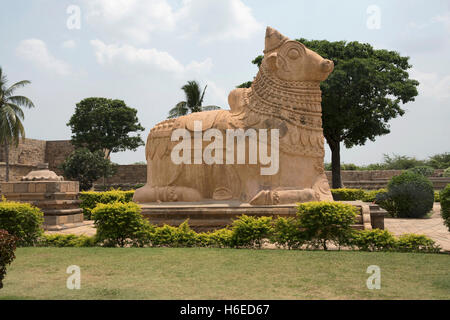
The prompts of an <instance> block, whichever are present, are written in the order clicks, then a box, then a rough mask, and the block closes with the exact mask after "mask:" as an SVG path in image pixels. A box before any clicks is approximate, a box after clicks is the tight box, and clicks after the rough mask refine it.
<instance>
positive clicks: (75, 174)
mask: <svg viewBox="0 0 450 320" xmlns="http://www.w3.org/2000/svg"><path fill="white" fill-rule="evenodd" d="M60 169H61V170H63V172H64V177H66V178H67V179H74V180H77V181H79V182H80V189H81V190H89V189H91V188H92V185H93V182H94V181H96V180H98V179H99V178H101V177H104V178H109V177H111V176H112V175H114V173H115V172H116V170H117V165H116V164H114V163H112V162H111V161H110V160H109V159H105V157H104V153H103V152H102V151H100V150H97V151H94V152H91V151H90V150H89V149H88V148H79V149H76V150H75V151H74V152H72V154H71V155H70V156H69V157H68V158H67V159H66V160H65V161H64V162H63V163H62V164H61V165H60Z"/></svg>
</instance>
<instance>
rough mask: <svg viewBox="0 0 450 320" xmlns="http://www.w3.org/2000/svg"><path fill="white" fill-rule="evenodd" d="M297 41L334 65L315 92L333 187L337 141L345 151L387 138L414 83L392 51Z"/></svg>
mask: <svg viewBox="0 0 450 320" xmlns="http://www.w3.org/2000/svg"><path fill="white" fill-rule="evenodd" d="M297 41H300V42H301V43H303V44H304V45H305V46H306V47H308V48H310V49H311V50H314V51H316V52H317V53H318V54H320V55H321V56H322V57H323V58H325V59H330V60H332V61H333V62H334V65H335V67H334V71H333V72H332V73H331V75H330V76H329V77H328V79H327V80H326V81H324V82H322V83H321V86H320V87H321V89H322V118H323V130H324V136H325V138H326V140H327V143H328V145H329V146H330V149H331V153H332V157H331V163H332V181H333V183H332V185H333V188H339V187H341V185H342V182H341V174H340V171H341V169H340V144H341V142H343V143H344V145H345V147H347V148H351V147H353V146H355V145H364V144H365V143H366V141H367V140H371V141H374V140H375V138H376V137H377V136H380V135H385V134H388V133H389V132H390V130H389V125H388V121H389V120H390V119H393V118H396V117H397V116H402V115H403V114H404V113H405V111H404V110H403V109H402V108H401V106H400V104H405V103H407V102H410V101H414V97H415V96H417V94H418V93H417V86H418V85H419V82H418V81H416V80H413V79H409V74H408V72H407V70H408V69H409V68H411V65H410V64H409V62H408V60H409V57H402V56H400V54H399V53H398V52H395V51H388V50H382V49H380V50H377V49H374V48H373V47H372V46H371V45H370V44H367V43H359V42H356V41H354V42H346V41H337V42H330V41H327V40H306V39H303V38H302V39H299V40H297ZM258 58H259V59H258ZM258 58H257V59H255V60H253V61H254V62H253V63H254V64H256V65H258V66H259V65H260V64H261V61H262V60H261V59H262V58H261V56H260V57H258Z"/></svg>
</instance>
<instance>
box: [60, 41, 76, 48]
mask: <svg viewBox="0 0 450 320" xmlns="http://www.w3.org/2000/svg"><path fill="white" fill-rule="evenodd" d="M76 45H77V44H76V42H75V41H74V40H66V41H64V42H63V43H62V44H61V46H62V47H63V48H65V49H73V48H75V47H76Z"/></svg>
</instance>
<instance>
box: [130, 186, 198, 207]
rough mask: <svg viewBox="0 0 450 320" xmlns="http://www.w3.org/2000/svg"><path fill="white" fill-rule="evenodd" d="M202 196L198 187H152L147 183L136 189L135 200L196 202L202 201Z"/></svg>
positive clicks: (145, 201)
mask: <svg viewBox="0 0 450 320" xmlns="http://www.w3.org/2000/svg"><path fill="white" fill-rule="evenodd" d="M201 200H202V196H201V194H200V192H198V190H196V189H192V188H188V187H177V186H165V187H152V186H148V185H145V186H144V187H142V188H139V189H137V190H136V191H135V194H134V196H133V201H135V202H139V203H149V202H177V201H181V202H195V201H201Z"/></svg>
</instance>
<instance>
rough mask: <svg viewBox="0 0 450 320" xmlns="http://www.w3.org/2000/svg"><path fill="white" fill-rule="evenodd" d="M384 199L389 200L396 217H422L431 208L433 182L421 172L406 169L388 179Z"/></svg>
mask: <svg viewBox="0 0 450 320" xmlns="http://www.w3.org/2000/svg"><path fill="white" fill-rule="evenodd" d="M384 200H385V201H390V202H391V204H392V207H391V208H390V210H391V211H392V212H391V213H392V214H393V215H394V216H396V217H399V218H422V217H424V216H426V214H427V213H428V212H429V211H430V210H431V209H433V203H434V190H433V184H432V183H431V182H430V180H428V179H427V178H426V177H424V176H423V175H421V174H417V173H414V172H409V171H406V172H403V173H402V174H400V175H398V176H395V177H393V178H392V179H391V180H390V181H389V183H388V192H387V197H386V198H385V199H384Z"/></svg>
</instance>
